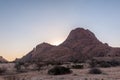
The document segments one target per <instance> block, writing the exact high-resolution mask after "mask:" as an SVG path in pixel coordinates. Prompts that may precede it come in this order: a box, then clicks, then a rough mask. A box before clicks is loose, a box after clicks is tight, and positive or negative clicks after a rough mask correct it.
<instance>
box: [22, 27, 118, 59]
mask: <svg viewBox="0 0 120 80" xmlns="http://www.w3.org/2000/svg"><path fill="white" fill-rule="evenodd" d="M106 56H111V57H114V56H120V48H112V47H110V46H109V45H108V44H106V43H102V42H100V41H99V40H98V39H97V38H96V37H95V35H94V34H93V33H92V32H91V31H89V30H88V29H83V28H76V29H74V30H72V31H71V32H70V34H69V35H68V37H67V39H66V40H65V41H64V42H63V43H62V44H60V45H58V46H53V45H50V44H48V43H42V44H40V45H38V46H37V47H36V48H34V49H33V50H32V51H31V52H29V53H28V54H27V55H25V56H24V57H23V58H21V59H20V61H74V60H78V61H84V60H88V59H91V58H93V57H106Z"/></svg>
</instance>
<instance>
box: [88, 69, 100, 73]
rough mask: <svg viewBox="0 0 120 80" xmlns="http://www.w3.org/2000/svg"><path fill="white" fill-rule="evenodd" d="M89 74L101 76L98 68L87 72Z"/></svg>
mask: <svg viewBox="0 0 120 80" xmlns="http://www.w3.org/2000/svg"><path fill="white" fill-rule="evenodd" d="M89 73H90V74H101V73H102V71H101V70H100V69H98V68H91V69H90V71H89Z"/></svg>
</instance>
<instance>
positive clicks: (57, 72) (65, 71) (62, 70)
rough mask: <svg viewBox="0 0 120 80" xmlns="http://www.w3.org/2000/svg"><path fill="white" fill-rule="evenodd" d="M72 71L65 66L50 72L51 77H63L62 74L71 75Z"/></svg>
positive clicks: (57, 67)
mask: <svg viewBox="0 0 120 80" xmlns="http://www.w3.org/2000/svg"><path fill="white" fill-rule="evenodd" d="M71 72H72V71H71V70H70V69H69V68H66V67H63V66H55V67H53V68H52V69H50V70H49V71H48V74H50V75H62V74H69V73H71Z"/></svg>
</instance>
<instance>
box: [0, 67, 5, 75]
mask: <svg viewBox="0 0 120 80" xmlns="http://www.w3.org/2000/svg"><path fill="white" fill-rule="evenodd" d="M5 72H6V68H3V67H2V68H0V75H2V74H3V73H5Z"/></svg>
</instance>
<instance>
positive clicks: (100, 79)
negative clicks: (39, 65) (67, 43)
mask: <svg viewBox="0 0 120 80" xmlns="http://www.w3.org/2000/svg"><path fill="white" fill-rule="evenodd" d="M1 66H2V67H3V66H4V67H7V68H8V73H7V74H5V75H0V80H120V67H110V68H100V69H101V70H102V72H103V73H102V74H89V73H88V72H89V70H90V68H85V69H71V70H72V73H71V74H65V75H49V74H48V73H47V72H48V69H46V70H40V71H29V72H24V73H14V70H15V69H14V67H13V66H14V64H13V63H9V64H8V63H6V64H0V67H1ZM9 73H10V74H9Z"/></svg>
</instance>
